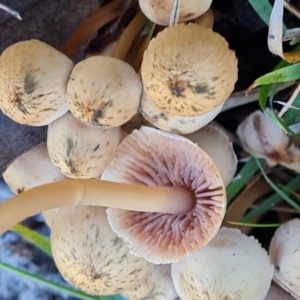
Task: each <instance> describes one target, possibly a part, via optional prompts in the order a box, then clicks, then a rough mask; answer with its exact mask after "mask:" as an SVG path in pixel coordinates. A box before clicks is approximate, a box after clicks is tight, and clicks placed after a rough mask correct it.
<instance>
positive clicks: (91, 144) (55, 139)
mask: <svg viewBox="0 0 300 300" xmlns="http://www.w3.org/2000/svg"><path fill="white" fill-rule="evenodd" d="M120 141H121V129H120V127H115V128H97V127H92V126H88V125H85V124H83V123H81V122H79V121H78V120H77V119H76V118H75V117H74V116H73V115H72V114H71V113H70V112H69V113H67V114H65V115H64V116H63V117H61V118H59V119H58V120H56V121H54V122H53V123H52V124H50V125H49V127H48V137H47V147H48V151H49V156H50V159H51V161H52V162H53V164H54V165H55V166H56V167H57V168H58V169H59V170H60V171H61V172H62V173H63V174H64V175H66V176H68V177H70V178H95V177H99V176H100V175H101V174H102V172H103V171H104V170H105V169H106V168H107V166H108V165H109V163H110V161H111V160H112V158H113V156H114V153H115V151H116V149H117V147H118V144H119V143H120Z"/></svg>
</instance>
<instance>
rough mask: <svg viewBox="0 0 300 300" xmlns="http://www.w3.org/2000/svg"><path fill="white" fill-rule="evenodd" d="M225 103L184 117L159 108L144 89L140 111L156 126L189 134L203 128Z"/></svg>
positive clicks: (177, 132) (168, 130)
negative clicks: (193, 115) (208, 110)
mask: <svg viewBox="0 0 300 300" xmlns="http://www.w3.org/2000/svg"><path fill="white" fill-rule="evenodd" d="M222 107H223V103H222V104H221V105H219V106H217V107H216V108H215V109H214V110H211V111H210V112H208V113H205V114H203V115H200V116H195V117H184V116H178V115H175V114H172V113H170V112H168V111H166V110H164V109H161V108H159V107H158V106H156V104H155V103H154V102H153V101H152V100H151V99H150V98H149V97H148V96H147V94H146V93H145V92H144V91H143V93H142V97H141V103H140V112H141V114H142V115H143V117H144V118H145V119H146V120H147V121H148V122H150V123H151V124H153V125H154V126H155V127H157V128H159V129H161V130H164V131H167V132H172V133H176V134H189V133H192V132H195V131H197V130H198V129H200V128H202V127H203V126H205V125H206V124H208V123H209V122H210V121H212V120H213V119H214V118H215V117H216V116H217V115H218V114H219V112H220V111H221V110H222Z"/></svg>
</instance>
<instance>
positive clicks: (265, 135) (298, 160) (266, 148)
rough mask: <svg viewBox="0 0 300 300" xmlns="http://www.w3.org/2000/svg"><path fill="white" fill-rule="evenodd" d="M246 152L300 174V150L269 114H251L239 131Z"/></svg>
mask: <svg viewBox="0 0 300 300" xmlns="http://www.w3.org/2000/svg"><path fill="white" fill-rule="evenodd" d="M237 135H238V137H239V139H240V141H241V143H242V146H243V148H244V150H245V151H247V152H249V153H251V154H254V155H256V156H257V157H261V158H265V159H266V163H267V164H268V165H269V166H271V167H273V166H275V165H277V164H279V165H282V166H285V167H287V168H289V169H291V170H294V171H296V172H300V149H299V148H298V147H297V146H296V145H295V144H294V143H293V142H292V140H291V138H290V137H289V136H288V135H287V134H286V133H285V132H284V131H283V130H282V128H280V126H278V124H276V123H275V121H274V120H272V119H271V118H270V117H269V116H268V115H267V114H265V113H263V112H262V111H260V110H257V111H255V112H253V113H252V114H250V115H249V116H248V117H247V118H246V119H245V120H244V121H243V122H242V123H241V124H240V125H239V126H238V129H237Z"/></svg>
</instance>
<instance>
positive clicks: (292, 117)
mask: <svg viewBox="0 0 300 300" xmlns="http://www.w3.org/2000/svg"><path fill="white" fill-rule="evenodd" d="M293 106H296V107H300V94H298V96H297V97H296V99H295V101H294V102H293ZM299 115H300V111H299V110H298V109H293V108H290V109H289V110H288V111H287V112H286V113H285V115H284V120H285V123H286V124H287V125H288V126H289V125H292V124H293V123H294V122H295V121H296V119H297V118H298V117H299Z"/></svg>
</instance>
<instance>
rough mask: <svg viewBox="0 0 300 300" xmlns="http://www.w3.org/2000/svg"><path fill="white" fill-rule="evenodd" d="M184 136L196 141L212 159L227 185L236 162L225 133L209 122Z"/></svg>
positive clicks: (231, 177)
mask: <svg viewBox="0 0 300 300" xmlns="http://www.w3.org/2000/svg"><path fill="white" fill-rule="evenodd" d="M185 137H186V138H188V139H189V140H191V141H192V142H194V143H196V144H197V145H198V146H199V147H200V148H201V149H202V150H204V151H205V152H206V153H207V154H208V155H209V156H210V157H211V158H212V159H213V161H214V162H215V164H216V165H217V167H218V169H219V170H220V173H221V174H222V176H223V179H224V183H225V185H226V186H227V185H228V184H229V183H230V182H231V180H232V179H233V177H234V175H235V172H236V170H237V164H238V160H237V157H236V155H235V153H234V150H233V147H232V143H231V142H230V140H229V138H228V136H227V134H226V133H225V132H224V131H223V130H222V129H221V128H220V127H219V126H217V125H214V124H209V125H206V126H205V127H203V128H201V129H200V130H198V131H196V132H194V133H191V134H188V135H185Z"/></svg>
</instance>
